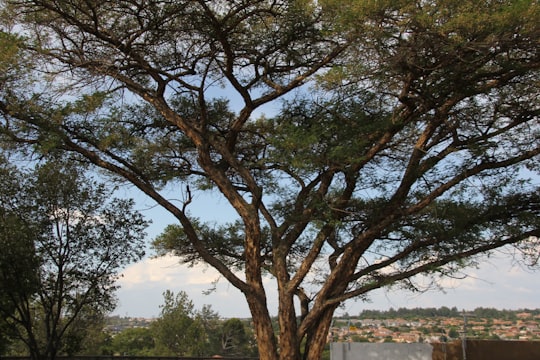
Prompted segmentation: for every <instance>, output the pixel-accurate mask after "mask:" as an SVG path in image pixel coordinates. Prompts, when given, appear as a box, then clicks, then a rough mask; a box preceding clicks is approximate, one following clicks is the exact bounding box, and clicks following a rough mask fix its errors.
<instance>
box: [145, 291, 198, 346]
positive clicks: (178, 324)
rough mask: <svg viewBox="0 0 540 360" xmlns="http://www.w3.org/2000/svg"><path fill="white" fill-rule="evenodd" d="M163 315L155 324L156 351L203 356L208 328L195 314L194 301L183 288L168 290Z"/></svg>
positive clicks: (153, 328) (162, 307)
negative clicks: (175, 290) (177, 290)
mask: <svg viewBox="0 0 540 360" xmlns="http://www.w3.org/2000/svg"><path fill="white" fill-rule="evenodd" d="M163 297H164V302H165V303H164V304H163V305H162V306H161V314H160V317H159V318H158V319H157V320H156V321H155V322H154V323H153V324H152V331H153V332H154V334H155V343H156V351H157V352H158V353H160V354H163V355H167V356H199V355H201V354H202V352H203V351H204V341H205V336H204V328H203V326H202V324H201V323H200V321H198V320H197V319H196V318H195V310H194V305H193V302H192V301H191V300H190V299H189V297H188V295H187V294H186V293H185V292H183V291H180V292H179V293H178V294H177V295H176V296H175V295H174V293H173V292H172V291H170V290H167V291H166V292H165V293H164V294H163Z"/></svg>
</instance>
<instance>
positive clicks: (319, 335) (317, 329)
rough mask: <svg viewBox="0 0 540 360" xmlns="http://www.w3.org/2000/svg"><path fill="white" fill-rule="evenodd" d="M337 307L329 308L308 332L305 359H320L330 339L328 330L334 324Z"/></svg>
mask: <svg viewBox="0 0 540 360" xmlns="http://www.w3.org/2000/svg"><path fill="white" fill-rule="evenodd" d="M334 311H335V307H332V308H329V309H327V310H326V311H325V312H324V313H323V315H322V316H321V317H320V318H319V321H317V322H316V323H315V324H314V328H313V329H312V331H310V332H309V333H308V334H307V339H306V345H305V349H304V360H312V359H320V358H321V356H322V353H323V351H324V347H325V346H326V342H327V340H328V331H329V330H330V326H331V325H332V317H333V315H334Z"/></svg>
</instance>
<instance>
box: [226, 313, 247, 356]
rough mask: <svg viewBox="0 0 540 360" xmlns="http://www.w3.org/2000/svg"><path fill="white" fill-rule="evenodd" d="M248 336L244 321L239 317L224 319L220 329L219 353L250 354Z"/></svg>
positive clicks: (230, 354)
mask: <svg viewBox="0 0 540 360" xmlns="http://www.w3.org/2000/svg"><path fill="white" fill-rule="evenodd" d="M249 343H250V341H249V338H248V334H247V332H246V329H245V326H244V323H242V321H241V320H240V319H236V318H232V319H228V320H226V321H225V322H224V323H223V325H222V329H221V352H220V353H221V354H224V355H228V356H245V355H251V354H248V352H249Z"/></svg>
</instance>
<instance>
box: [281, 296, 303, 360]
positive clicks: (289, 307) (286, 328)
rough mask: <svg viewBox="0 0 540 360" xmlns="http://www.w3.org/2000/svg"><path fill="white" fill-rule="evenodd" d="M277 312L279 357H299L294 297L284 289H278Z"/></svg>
mask: <svg viewBox="0 0 540 360" xmlns="http://www.w3.org/2000/svg"><path fill="white" fill-rule="evenodd" d="M278 314H279V350H280V359H282V360H289V359H300V347H299V341H298V333H297V330H298V326H297V324H296V312H295V309H294V299H293V296H292V295H291V294H290V293H289V292H287V291H285V290H280V294H279V311H278Z"/></svg>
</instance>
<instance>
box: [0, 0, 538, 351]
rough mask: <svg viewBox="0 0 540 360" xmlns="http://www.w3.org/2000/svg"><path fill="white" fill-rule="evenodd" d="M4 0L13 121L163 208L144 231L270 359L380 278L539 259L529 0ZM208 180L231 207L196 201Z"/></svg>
mask: <svg viewBox="0 0 540 360" xmlns="http://www.w3.org/2000/svg"><path fill="white" fill-rule="evenodd" d="M1 4H2V5H3V10H4V13H3V14H2V17H1V18H0V34H1V36H0V49H6V51H5V52H2V55H1V57H0V63H1V64H0V66H1V70H2V72H1V74H0V84H1V86H0V114H1V117H0V133H1V134H2V136H3V141H4V143H5V144H7V146H9V147H10V149H12V150H14V151H19V150H21V151H25V152H26V153H28V154H34V155H38V156H41V155H43V154H49V153H51V152H56V151H61V152H62V153H63V156H65V157H66V158H69V159H71V160H72V161H78V162H87V163H91V164H93V165H95V166H96V167H99V168H101V169H103V170H105V171H106V172H108V173H109V174H111V175H112V176H113V178H114V180H115V181H125V182H127V183H129V184H132V185H134V187H136V188H137V189H139V190H140V191H142V192H143V193H145V194H146V195H148V196H149V197H150V198H151V199H153V200H154V201H155V202H156V203H157V204H159V206H162V207H163V208H164V209H166V210H167V211H169V212H170V213H171V214H172V215H174V216H175V217H176V219H178V223H177V224H172V225H171V226H170V227H169V228H167V229H166V231H165V232H164V233H163V234H162V236H161V237H159V239H157V241H156V242H155V247H156V248H157V249H158V251H159V252H160V253H161V254H163V253H170V252H173V253H174V254H176V255H177V256H178V258H179V261H180V262H182V263H185V264H190V265H192V264H196V263H198V262H204V263H206V264H209V265H210V266H212V267H214V268H215V269H217V270H218V271H219V272H220V273H221V275H222V277H223V278H224V279H226V280H227V281H228V282H230V283H231V284H232V286H235V287H236V288H238V289H239V290H240V291H241V292H242V293H243V294H244V295H245V297H246V301H247V303H248V305H249V308H250V311H251V314H252V320H253V324H254V332H255V336H256V339H257V342H258V348H259V354H260V357H261V360H278V359H282V360H283V359H287V360H298V359H301V358H304V359H318V358H320V355H321V353H322V352H323V349H324V346H325V341H326V338H327V335H328V332H329V329H330V326H331V322H332V317H333V314H334V311H335V310H336V309H337V308H338V307H339V306H340V304H342V303H343V302H344V301H346V300H349V299H353V298H357V299H363V298H366V297H368V296H369V293H370V292H371V291H372V290H374V289H377V288H381V287H387V286H402V287H404V288H407V289H410V290H412V291H422V290H423V289H424V288H423V287H422V286H420V285H419V284H418V283H417V282H416V280H417V278H416V277H415V276H416V275H422V276H424V277H428V278H432V279H433V284H434V286H437V281H438V279H439V278H440V277H441V276H442V277H444V276H448V275H455V273H456V272H458V271H459V270H461V269H463V268H464V267H466V266H470V265H474V264H475V263H477V262H478V261H481V256H482V255H485V254H489V253H490V252H491V251H494V250H495V249H498V248H501V247H505V246H508V247H513V249H515V250H516V251H517V252H518V253H520V254H522V255H523V260H524V261H526V262H527V264H529V265H531V266H533V265H537V263H538V254H539V251H538V245H539V242H538V236H539V235H540V228H539V221H540V216H539V215H540V191H539V184H538V179H539V176H538V172H539V164H540V161H538V158H539V153H540V146H539V144H540V141H538V140H539V123H538V119H539V112H540V108H539V103H538V99H539V98H540V94H539V87H538V82H539V72H538V70H539V68H540V53H539V48H538V39H539V38H540V29H539V26H538V24H540V8H539V6H538V2H537V1H535V0H500V1H476V0H453V1H448V0H433V1H423V0H400V1H382V0H381V1H356V0H345V1H343V0H339V1H336V0H319V1H309V0H272V1H269V0H255V1H241V0H233V1H207V0H179V1H161V0H131V1H112V0H99V1H82V0H72V1H55V0H32V1H17V0H2V1H1ZM268 110H270V111H271V113H269V114H266V115H265V116H263V115H262V113H263V112H264V111H268ZM205 191H212V194H213V196H214V197H215V199H216V201H222V200H224V201H226V202H227V203H228V204H230V205H231V207H232V209H233V210H232V211H234V212H235V214H236V218H237V221H235V222H233V223H231V224H208V223H205V221H204V219H197V218H194V217H193V216H192V215H191V214H190V207H191V204H192V203H193V202H195V201H197V199H198V198H199V197H198V193H200V192H205ZM169 194H174V196H172V197H173V198H174V199H175V200H172V199H170V198H169V197H168V195H169ZM178 199H180V200H179V201H178ZM268 277H270V278H271V279H272V281H273V282H274V283H273V284H272V285H271V286H272V287H273V288H275V289H277V291H278V297H279V312H278V319H277V324H278V331H277V332H274V331H273V330H274V329H273V325H272V321H271V320H272V319H271V316H270V311H269V309H268V307H267V295H266V290H265V284H266V283H267V280H266V279H267V278H268ZM296 304H299V305H300V306H299V307H298V308H297V307H296V306H295V305H296ZM193 330H194V331H195V330H196V329H195V328H194V329H193ZM196 331H197V332H198V331H199V330H198V329H197V330H196ZM179 351H180V350H179ZM182 351H183V350H182ZM190 351H191V350H190Z"/></svg>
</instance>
